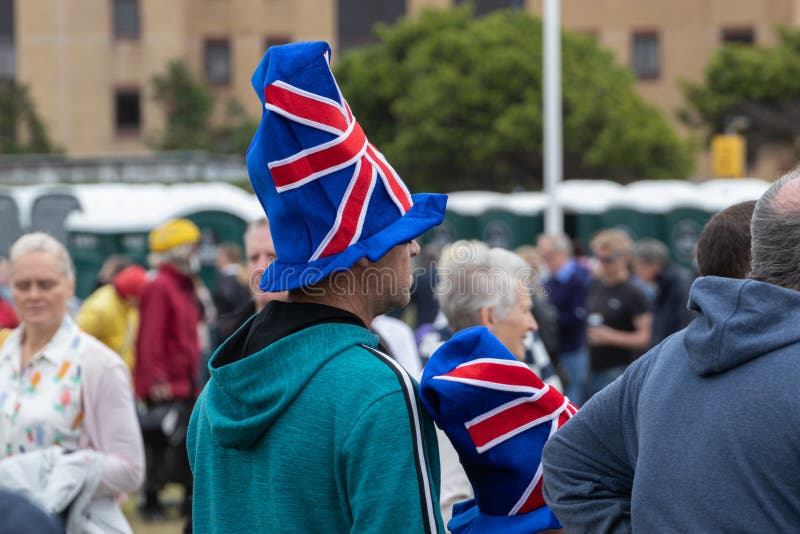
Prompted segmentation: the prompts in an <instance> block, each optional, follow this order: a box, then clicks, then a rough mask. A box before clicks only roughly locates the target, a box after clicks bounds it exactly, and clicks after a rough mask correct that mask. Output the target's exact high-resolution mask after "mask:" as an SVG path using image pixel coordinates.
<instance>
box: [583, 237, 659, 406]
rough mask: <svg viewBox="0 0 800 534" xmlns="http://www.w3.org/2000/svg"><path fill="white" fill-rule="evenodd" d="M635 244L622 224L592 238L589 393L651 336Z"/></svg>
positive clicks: (614, 375) (613, 376)
mask: <svg viewBox="0 0 800 534" xmlns="http://www.w3.org/2000/svg"><path fill="white" fill-rule="evenodd" d="M632 245H633V243H632V241H631V238H630V237H629V236H628V234H627V233H625V232H624V231H623V230H619V229H613V230H603V231H601V232H599V233H598V234H597V235H596V236H595V237H594V238H593V239H592V241H591V243H590V247H591V249H592V253H593V256H594V260H595V262H596V263H595V273H594V274H595V277H594V280H593V281H592V282H591V285H590V287H589V294H588V296H587V298H586V324H587V330H586V339H587V343H588V345H589V360H590V373H591V378H590V380H589V394H590V395H594V394H595V393H597V392H598V391H600V390H601V389H603V388H604V387H605V386H607V385H608V384H610V383H611V382H613V381H614V380H615V379H616V378H617V377H618V376H620V375H621V374H622V373H623V372H624V371H625V368H626V367H627V366H628V365H629V364H630V363H631V362H633V360H634V359H636V357H637V356H638V355H639V354H641V352H643V351H644V350H645V349H647V346H648V343H649V342H650V335H651V330H652V323H653V314H652V312H651V311H650V304H649V303H648V300H647V297H645V295H644V293H642V291H641V290H640V289H639V288H638V287H637V286H636V285H635V284H633V282H631V280H630V270H629V268H628V264H629V261H630V253H631V248H632Z"/></svg>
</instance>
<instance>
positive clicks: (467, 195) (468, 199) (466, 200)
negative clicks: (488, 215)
mask: <svg viewBox="0 0 800 534" xmlns="http://www.w3.org/2000/svg"><path fill="white" fill-rule="evenodd" d="M504 198H505V197H504V196H503V195H502V194H501V193H495V192H493V191H456V192H455V193H450V194H449V195H448V199H447V212H446V213H445V222H444V224H445V225H446V226H445V228H446V231H447V233H448V234H449V237H450V241H451V242H452V241H457V240H459V239H480V240H482V239H483V229H482V227H481V216H482V215H483V214H484V213H485V212H486V211H487V210H489V209H492V208H495V207H497V206H499V205H501V204H502V201H503V199H504Z"/></svg>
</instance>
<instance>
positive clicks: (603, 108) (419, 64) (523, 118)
mask: <svg viewBox="0 0 800 534" xmlns="http://www.w3.org/2000/svg"><path fill="white" fill-rule="evenodd" d="M376 32H377V35H378V37H379V44H377V45H373V46H368V47H364V48H360V49H356V50H353V51H351V52H349V53H347V54H345V55H344V56H343V57H342V58H341V60H340V61H339V62H338V63H336V65H335V70H336V74H337V79H338V81H339V84H340V86H341V88H342V92H343V94H345V95H346V96H347V98H348V101H349V103H350V105H351V107H352V109H353V112H354V113H355V114H356V116H357V118H358V120H359V122H360V123H361V124H362V126H363V127H364V130H365V131H366V132H368V134H369V136H370V140H371V141H373V142H374V143H375V144H376V145H377V146H378V147H379V148H380V149H381V150H382V151H383V152H384V154H385V155H386V157H387V159H389V161H391V162H392V164H393V165H394V167H395V168H396V169H397V170H398V172H399V173H400V174H401V175H402V176H403V177H404V179H405V180H406V181H407V182H409V184H410V185H411V186H412V188H421V189H426V190H438V191H446V190H452V189H454V188H460V189H469V188H480V189H496V190H510V189H512V188H514V187H516V186H523V187H526V188H535V187H537V186H538V185H540V184H541V176H542V142H543V135H542V125H543V118H542V44H541V43H542V25H541V21H540V19H538V18H535V17H533V16H532V15H530V14H528V13H526V12H524V11H522V10H507V11H499V12H495V13H493V14H491V15H488V16H486V17H482V18H477V19H476V18H474V17H473V16H472V12H471V10H470V8H469V7H468V6H465V7H458V8H455V9H450V10H442V11H427V12H424V13H423V14H422V15H421V16H420V17H419V18H417V19H415V20H408V19H404V20H401V21H400V22H399V23H397V24H396V25H395V26H393V27H386V26H379V27H378V28H377V30H376ZM562 69H563V71H562V79H563V104H564V123H563V126H564V163H565V168H564V170H565V176H566V177H584V178H586V177H588V178H591V177H604V178H611V179H618V180H623V181H627V180H633V179H639V178H666V177H670V178H683V177H685V176H687V175H688V174H689V173H690V172H691V169H692V154H691V150H690V148H689V146H688V144H687V143H684V142H682V141H681V140H680V139H679V138H678V137H677V136H676V134H675V133H674V131H673V130H672V129H671V128H670V127H669V125H668V124H667V122H666V120H665V119H664V118H663V116H661V115H660V113H659V112H658V111H657V110H656V109H655V108H654V107H653V106H650V105H648V104H646V103H644V102H643V101H642V100H641V98H639V96H638V95H637V94H636V92H635V90H634V85H633V77H632V75H631V74H630V72H629V71H628V69H626V68H624V67H622V66H620V65H619V64H617V63H616V62H615V60H614V58H613V57H612V55H611V54H610V53H609V52H607V51H605V50H603V49H601V48H600V47H598V46H597V45H596V43H595V42H594V41H593V40H592V39H591V38H589V37H586V36H582V35H577V34H572V33H569V32H565V33H564V35H563V40H562Z"/></svg>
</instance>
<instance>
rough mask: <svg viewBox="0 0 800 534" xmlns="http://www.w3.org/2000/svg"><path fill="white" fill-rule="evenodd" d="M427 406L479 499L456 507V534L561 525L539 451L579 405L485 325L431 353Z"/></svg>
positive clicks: (424, 386)
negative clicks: (550, 503) (549, 499)
mask: <svg viewBox="0 0 800 534" xmlns="http://www.w3.org/2000/svg"><path fill="white" fill-rule="evenodd" d="M420 396H421V399H422V405H423V406H424V407H425V410H426V411H427V412H428V413H429V414H430V415H431V417H432V418H433V420H434V421H435V422H436V424H437V425H438V426H439V428H441V429H442V430H443V431H444V433H445V434H447V437H448V438H449V439H450V442H451V443H452V444H453V447H454V448H455V449H456V451H457V452H458V457H459V461H460V462H461V465H462V466H463V467H464V471H465V472H466V474H467V478H469V481H470V483H471V484H472V489H473V491H474V494H475V498H474V499H472V500H469V501H465V502H462V503H457V504H456V505H455V506H454V507H453V518H452V519H451V520H450V522H449V523H448V528H449V529H450V531H451V532H453V533H454V534H465V533H473V532H474V533H478V532H481V533H483V532H490V533H493V532H495V533H500V532H539V531H541V530H547V529H553V528H561V523H560V522H559V521H558V519H557V518H556V517H555V515H554V514H553V513H552V512H551V511H550V509H549V508H548V507H547V505H546V504H545V502H544V497H543V496H542V464H541V462H542V450H543V449H544V445H545V443H546V442H547V440H548V439H549V437H550V436H551V435H552V434H553V433H554V432H555V431H556V430H557V429H558V428H559V427H561V425H563V424H564V423H565V422H566V421H567V420H569V419H570V418H571V417H572V416H573V415H574V414H575V413H576V412H577V411H578V408H577V407H576V406H575V405H574V404H572V403H571V402H570V401H569V399H567V398H566V397H564V396H563V395H562V394H561V393H560V392H559V391H558V390H556V389H555V388H553V387H551V386H548V385H546V384H545V383H543V382H542V381H541V379H539V377H537V376H536V374H535V373H534V372H533V371H532V370H531V369H530V368H529V367H528V366H527V365H525V364H524V363H523V362H520V361H518V360H517V359H516V358H514V356H513V355H512V354H511V352H509V351H508V349H507V348H506V347H505V346H504V345H503V344H502V343H501V342H500V341H499V340H498V339H497V338H496V337H495V336H494V335H493V334H492V333H491V332H489V330H488V329H486V328H484V327H482V326H478V327H473V328H467V329H465V330H462V331H461V332H459V333H457V334H456V335H454V336H453V337H451V338H450V339H449V340H448V341H447V342H446V343H445V344H444V345H442V346H441V347H440V348H439V349H438V350H437V351H436V352H434V353H433V355H432V356H431V359H430V360H429V361H428V363H427V365H426V366H425V371H424V372H423V374H422V379H421V381H420Z"/></svg>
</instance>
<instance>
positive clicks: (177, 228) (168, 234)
mask: <svg viewBox="0 0 800 534" xmlns="http://www.w3.org/2000/svg"><path fill="white" fill-rule="evenodd" d="M148 241H149V243H150V250H151V251H152V252H166V251H168V250H170V249H172V248H175V247H177V246H180V245H186V244H189V243H197V242H198V241H200V229H199V228H198V227H197V226H196V225H195V224H194V223H193V222H192V221H190V220H188V219H172V220H170V221H167V222H165V223H164V224H162V225H161V226H159V227H157V228H155V229H154V230H153V231H152V232H150V235H149V236H148Z"/></svg>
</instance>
